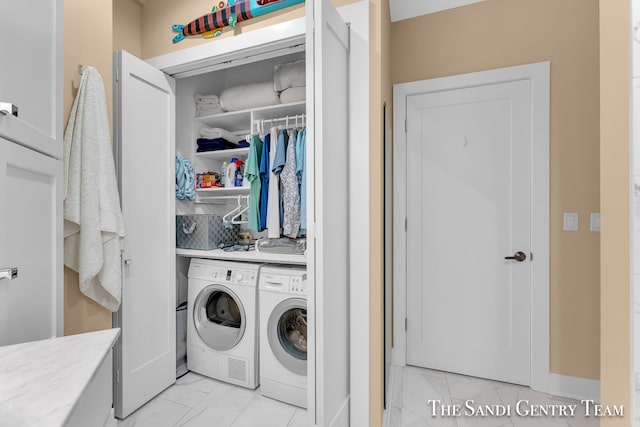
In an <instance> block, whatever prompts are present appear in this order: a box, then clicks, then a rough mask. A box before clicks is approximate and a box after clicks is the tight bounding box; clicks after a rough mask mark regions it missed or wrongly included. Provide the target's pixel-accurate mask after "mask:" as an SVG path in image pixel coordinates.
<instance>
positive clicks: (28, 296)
mask: <svg viewBox="0 0 640 427" xmlns="http://www.w3.org/2000/svg"><path fill="white" fill-rule="evenodd" d="M0 200H2V202H1V203H0V346H2V345H8V344H18V343H23V342H27V341H35V340H41V339H45V338H52V337H55V336H58V335H62V329H63V322H62V161H60V160H55V159H53V158H51V157H47V156H45V155H43V154H40V153H37V152H35V151H33V150H29V149H27V148H24V147H21V146H19V145H17V144H14V143H11V142H9V141H7V140H5V139H2V138H0ZM11 268H15V269H16V270H15V271H16V274H17V276H15V277H13V278H12V277H11V276H9V277H6V275H7V274H10V273H8V271H7V270H8V269H11Z"/></svg>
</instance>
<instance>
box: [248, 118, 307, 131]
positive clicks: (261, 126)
mask: <svg viewBox="0 0 640 427" xmlns="http://www.w3.org/2000/svg"><path fill="white" fill-rule="evenodd" d="M306 117H307V115H306V114H296V115H295V116H284V117H276V118H273V119H259V120H256V121H255V124H256V129H257V130H259V131H260V132H264V124H265V123H267V124H268V123H271V124H273V123H274V122H285V123H286V124H285V127H286V128H288V127H290V126H293V127H299V126H303V127H304V125H305V120H306ZM298 119H300V123H299V122H298ZM289 121H295V122H293V123H291V124H290V123H289Z"/></svg>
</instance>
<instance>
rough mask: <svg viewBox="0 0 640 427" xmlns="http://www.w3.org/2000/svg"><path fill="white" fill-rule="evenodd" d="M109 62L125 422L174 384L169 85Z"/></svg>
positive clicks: (122, 57) (134, 61) (120, 396)
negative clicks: (120, 240)
mask: <svg viewBox="0 0 640 427" xmlns="http://www.w3.org/2000/svg"><path fill="white" fill-rule="evenodd" d="M114 62H115V64H116V70H115V73H114V75H116V82H115V85H114V86H115V87H116V102H115V105H116V110H117V111H116V115H115V120H114V124H115V129H116V131H115V134H116V138H117V139H116V159H117V163H118V173H119V184H120V194H121V197H122V213H123V216H124V222H125V228H126V233H127V235H126V238H125V249H124V252H123V255H122V258H123V268H122V271H123V282H122V307H121V308H120V311H119V312H118V313H117V315H116V319H115V320H116V324H117V325H116V326H119V327H120V328H122V333H121V336H120V337H121V338H120V341H119V343H118V345H117V346H116V399H115V413H116V416H117V417H119V418H124V417H126V416H127V415H129V414H130V413H131V412H133V411H135V410H136V409H137V408H138V407H140V406H142V405H143V404H144V403H145V402H147V401H148V400H150V399H151V398H153V397H154V396H155V395H157V394H158V393H160V392H161V391H162V390H164V389H165V388H166V387H168V386H169V385H171V384H172V383H174V382H175V372H176V371H175V369H176V348H175V343H176V339H175V337H176V325H175V306H176V304H175V301H176V298H175V247H176V245H175V194H174V189H175V81H174V80H173V79H172V78H171V77H168V76H167V75H165V74H164V73H162V72H160V71H158V70H157V69H155V68H153V67H152V66H150V65H149V64H147V63H145V62H143V61H141V60H140V59H138V58H135V57H134V56H131V55H129V54H128V53H126V52H116V54H115V61H114ZM150 171H151V175H150V174H149V172H150Z"/></svg>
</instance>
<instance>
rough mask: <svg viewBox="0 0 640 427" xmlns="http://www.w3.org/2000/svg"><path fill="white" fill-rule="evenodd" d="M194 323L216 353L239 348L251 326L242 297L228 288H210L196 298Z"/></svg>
mask: <svg viewBox="0 0 640 427" xmlns="http://www.w3.org/2000/svg"><path fill="white" fill-rule="evenodd" d="M193 323H194V325H195V327H196V331H197V332H198V335H199V336H200V339H202V341H203V342H204V343H205V344H206V345H208V346H209V347H211V348H212V349H214V350H218V351H226V350H230V349H232V348H233V347H235V346H236V345H237V344H238V343H239V342H240V340H241V339H242V336H243V335H244V330H245V327H246V324H247V321H246V316H245V311H244V307H243V306H242V303H241V302H240V298H238V296H237V295H236V294H235V293H234V292H233V291H232V290H231V289H229V288H227V287H226V286H224V285H209V286H207V287H206V288H204V289H203V290H202V291H200V293H199V294H198V296H197V297H196V300H195V304H194V307H193Z"/></svg>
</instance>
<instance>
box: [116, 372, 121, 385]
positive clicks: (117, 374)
mask: <svg viewBox="0 0 640 427" xmlns="http://www.w3.org/2000/svg"><path fill="white" fill-rule="evenodd" d="M116 382H117V383H119V382H120V369H116Z"/></svg>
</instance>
